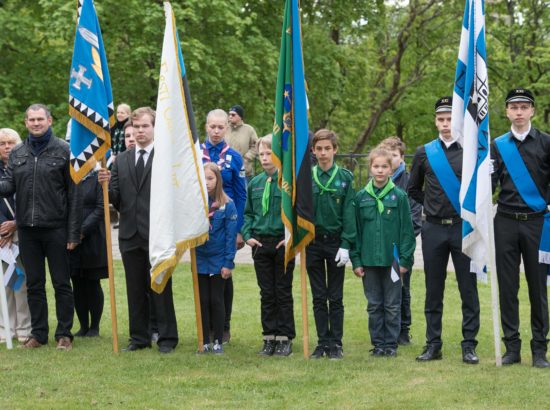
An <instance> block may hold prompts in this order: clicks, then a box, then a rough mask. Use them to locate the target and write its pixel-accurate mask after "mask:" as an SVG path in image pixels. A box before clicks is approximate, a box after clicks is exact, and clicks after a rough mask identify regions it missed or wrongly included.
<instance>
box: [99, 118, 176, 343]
mask: <svg viewBox="0 0 550 410" xmlns="http://www.w3.org/2000/svg"><path fill="white" fill-rule="evenodd" d="M131 118H132V124H133V126H134V137H135V140H136V147H135V148H134V149H130V150H127V151H124V152H122V153H120V154H119V155H118V156H117V159H116V161H115V163H114V165H113V170H112V175H110V173H109V172H108V171H107V170H101V172H100V176H99V180H100V181H103V180H107V179H109V177H110V185H109V200H110V202H111V203H112V204H113V206H114V207H115V208H116V209H117V210H118V211H119V212H120V224H119V231H118V232H119V236H118V238H119V239H118V240H119V247H120V253H121V255H122V263H123V264H124V270H125V272H126V291H127V293H128V316H129V324H130V344H129V345H128V347H127V348H126V349H124V350H123V351H134V350H140V349H144V348H146V347H151V330H150V327H149V312H150V305H149V300H150V301H151V305H153V306H154V309H155V312H156V317H157V322H158V332H159V338H158V341H157V345H158V347H159V352H161V353H170V352H172V351H173V350H174V348H175V347H176V345H177V344H178V329H177V324H176V314H175V312H174V302H173V298H172V281H171V280H169V281H168V283H167V285H166V288H165V289H164V292H163V293H162V294H157V293H155V292H153V291H152V290H151V276H150V270H151V264H150V263H149V201H150V197H151V166H152V163H153V155H154V149H153V137H154V129H155V111H154V110H153V109H151V108H149V107H142V108H138V109H137V110H135V111H134V112H133V113H132V117H131Z"/></svg>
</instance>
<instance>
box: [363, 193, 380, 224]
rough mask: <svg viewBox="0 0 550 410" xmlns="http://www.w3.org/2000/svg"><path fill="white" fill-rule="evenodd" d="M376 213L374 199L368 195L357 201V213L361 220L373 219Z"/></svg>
mask: <svg viewBox="0 0 550 410" xmlns="http://www.w3.org/2000/svg"><path fill="white" fill-rule="evenodd" d="M377 213H378V207H377V206H376V200H375V199H374V198H373V197H371V196H370V195H368V196H365V197H364V198H363V199H362V200H361V202H360V203H359V215H360V217H361V220H363V221H373V220H374V219H375V218H376V214H377Z"/></svg>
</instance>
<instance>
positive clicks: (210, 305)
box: [198, 273, 227, 344]
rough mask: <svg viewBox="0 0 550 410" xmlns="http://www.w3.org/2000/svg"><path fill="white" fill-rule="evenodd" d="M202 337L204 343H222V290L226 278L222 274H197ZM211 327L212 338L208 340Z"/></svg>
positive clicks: (223, 317) (223, 308) (223, 304)
mask: <svg viewBox="0 0 550 410" xmlns="http://www.w3.org/2000/svg"><path fill="white" fill-rule="evenodd" d="M198 277H199V294H200V301H201V317H202V337H203V341H204V344H210V343H213V342H214V341H216V340H217V341H218V343H222V339H223V325H224V320H225V303H224V290H225V284H226V283H227V280H226V279H224V278H222V275H208V274H202V273H201V274H199V275H198ZM210 327H212V340H210Z"/></svg>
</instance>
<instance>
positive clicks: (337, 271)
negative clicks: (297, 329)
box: [306, 129, 356, 359]
mask: <svg viewBox="0 0 550 410" xmlns="http://www.w3.org/2000/svg"><path fill="white" fill-rule="evenodd" d="M337 150H338V137H337V136H336V134H335V133H334V132H332V131H330V130H326V129H321V130H319V131H317V132H316V133H315V136H314V137H313V153H314V154H315V157H316V159H317V165H316V166H315V167H313V170H312V174H313V205H314V210H315V240H314V241H313V242H311V243H310V244H309V245H308V247H307V249H306V254H307V258H306V261H307V262H306V265H307V273H308V276H309V283H310V285H311V294H312V296H313V313H314V316H315V326H316V328H317V337H318V340H319V341H318V343H317V347H316V348H315V351H314V352H313V353H312V355H311V358H312V359H320V358H321V357H323V356H328V357H329V359H341V358H342V357H343V355H344V353H343V349H342V336H343V333H344V305H343V303H342V299H343V293H344V273H345V270H346V263H347V262H348V261H349V250H350V248H351V245H352V243H353V241H354V240H355V236H356V231H355V210H354V208H353V198H354V197H355V192H354V190H353V186H352V185H353V174H352V173H351V172H350V171H348V170H347V169H344V168H340V167H339V166H338V165H336V164H335V163H334V155H335V154H336V151H337Z"/></svg>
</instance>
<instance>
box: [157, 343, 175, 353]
mask: <svg viewBox="0 0 550 410" xmlns="http://www.w3.org/2000/svg"><path fill="white" fill-rule="evenodd" d="M173 351H174V348H173V347H171V346H164V345H161V346H159V353H162V354H168V353H172V352H173Z"/></svg>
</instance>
